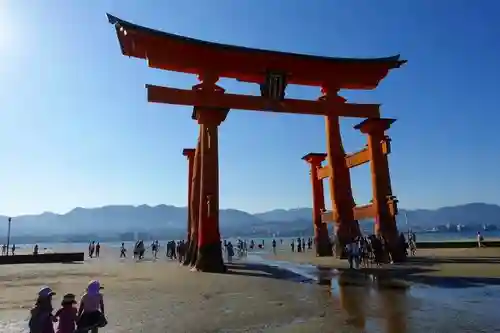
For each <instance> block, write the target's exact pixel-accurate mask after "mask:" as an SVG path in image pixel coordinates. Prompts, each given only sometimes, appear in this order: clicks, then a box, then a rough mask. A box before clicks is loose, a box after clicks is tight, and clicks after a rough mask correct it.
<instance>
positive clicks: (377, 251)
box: [334, 232, 417, 269]
mask: <svg viewBox="0 0 500 333" xmlns="http://www.w3.org/2000/svg"><path fill="white" fill-rule="evenodd" d="M398 241H399V246H400V247H403V248H404V249H405V256H408V254H411V255H412V256H414V255H415V254H416V249H417V245H416V236H415V233H410V232H409V233H408V240H406V238H405V235H404V233H400V234H399V239H398ZM334 248H335V246H334ZM408 249H409V250H410V253H408ZM342 250H343V251H345V252H346V255H347V260H348V262H349V268H356V269H357V268H360V267H361V266H363V267H370V266H372V265H376V266H381V265H382V264H383V263H386V262H390V263H392V262H393V260H392V258H391V253H390V251H389V249H388V243H387V240H386V239H385V238H384V237H383V236H381V235H370V236H362V237H357V238H356V239H354V241H353V242H351V243H349V244H347V245H346V246H345V249H342Z"/></svg>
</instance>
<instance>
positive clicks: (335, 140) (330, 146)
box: [325, 116, 360, 249]
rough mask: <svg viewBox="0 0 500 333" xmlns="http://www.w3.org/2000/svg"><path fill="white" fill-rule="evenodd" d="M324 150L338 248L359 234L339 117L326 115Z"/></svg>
mask: <svg viewBox="0 0 500 333" xmlns="http://www.w3.org/2000/svg"><path fill="white" fill-rule="evenodd" d="M325 122H326V151H327V159H328V166H329V168H330V177H329V178H328V180H329V185H330V198H331V200H332V211H333V214H334V216H333V217H334V219H335V221H336V229H337V245H338V246H339V247H338V249H341V248H343V246H344V245H345V244H348V243H349V242H351V241H352V240H353V239H354V238H355V237H357V236H359V235H360V230H359V225H358V221H356V220H355V219H354V211H353V209H354V207H355V206H356V204H355V202H354V199H353V196H352V189H351V175H350V173H349V168H348V167H347V164H346V161H345V155H346V154H345V151H344V147H343V146H342V138H341V136H340V124H339V117H336V116H326V117H325Z"/></svg>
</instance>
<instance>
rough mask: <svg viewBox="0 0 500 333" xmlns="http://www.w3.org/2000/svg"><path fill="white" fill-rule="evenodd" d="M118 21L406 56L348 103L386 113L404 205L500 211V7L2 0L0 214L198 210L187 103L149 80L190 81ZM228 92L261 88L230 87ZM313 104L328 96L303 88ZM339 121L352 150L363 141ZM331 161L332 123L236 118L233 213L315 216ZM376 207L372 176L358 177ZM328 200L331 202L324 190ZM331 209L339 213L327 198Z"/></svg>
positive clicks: (262, 43) (299, 47) (230, 178)
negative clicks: (164, 98) (317, 181)
mask: <svg viewBox="0 0 500 333" xmlns="http://www.w3.org/2000/svg"><path fill="white" fill-rule="evenodd" d="M106 12H110V13H112V14H114V15H116V16H118V17H120V18H123V19H125V20H129V21H132V22H135V23H138V24H140V25H145V26H149V27H152V28H156V29H161V30H164V31H167V32H171V33H177V34H181V35H186V36H190V37H195V38H199V39H205V40H209V41H217V42H223V43H228V44H237V45H242V46H249V47H258V48H266V49H273V50H280V51H291V52H298V53H311V54H318V55H325V56H347V57H349V56H352V57H380V56H389V55H393V54H397V53H401V54H402V57H403V58H405V59H408V61H409V62H408V64H407V65H406V66H405V67H403V68H401V69H399V70H394V71H392V72H391V73H390V75H389V76H388V77H387V79H386V80H385V81H383V83H382V84H381V85H380V87H379V88H378V89H377V90H375V91H370V92H352V91H348V92H344V93H343V96H345V97H347V98H348V99H349V101H351V102H375V103H382V104H383V108H382V112H383V115H384V116H388V117H395V118H398V121H397V122H396V123H395V124H394V126H393V128H392V129H391V130H390V133H389V134H390V135H391V137H392V138H393V154H392V156H391V158H390V167H391V173H392V182H393V187H394V193H395V194H396V195H397V196H398V198H399V200H400V202H401V206H402V207H406V208H436V207H439V206H444V205H455V204H461V203H467V202H476V201H484V202H490V203H500V187H499V186H498V185H499V182H498V180H499V177H498V171H497V170H498V165H499V163H500V154H499V152H498V145H497V144H495V142H497V143H498V134H497V133H496V128H497V124H498V123H499V122H500V113H499V108H498V96H499V95H500V94H499V92H500V84H499V81H498V77H499V76H500V75H499V74H500V65H499V64H500V51H499V47H500V43H499V36H500V21H498V16H499V15H500V2H498V1H494V0H483V1H480V2H479V1H467V0H440V1H435V0H419V1H409V0H408V1H382V0H377V1H373V0H365V1H354V0H350V1H334V0H316V1H299V0H289V1H283V0H240V1H230V0H212V1H208V0H207V1H202V0H199V1H187V0H183V1H167V0H163V1H161V0H158V1H153V0H149V1H139V0H138V1H124V0H116V1H111V0H106V1H105V0H100V1H83V0H82V1H64V0H51V1H35V0H33V1H24V0H4V1H1V2H0V125H1V129H0V213H1V214H11V215H17V214H25V213H40V212H43V211H55V212H61V213H63V212H66V211H68V210H71V209H72V208H74V207H76V206H81V207H95V206H102V205H107V204H143V203H146V204H152V205H155V204H160V203H166V204H173V205H178V206H183V205H186V191H187V163H186V160H185V158H184V157H183V156H182V155H181V151H182V149H183V148H186V147H192V146H193V145H194V144H195V142H196V135H197V127H196V124H195V122H194V121H193V120H191V118H190V115H191V110H190V109H189V108H186V107H178V106H166V105H156V104H149V103H147V101H146V91H145V89H144V84H146V83H153V84H160V85H169V86H175V87H179V88H189V87H190V86H191V85H193V84H195V83H196V80H195V78H194V77H193V76H188V75H184V74H178V73H166V72H160V71H157V70H153V69H149V68H148V67H147V66H146V63H145V62H144V61H141V60H137V59H128V58H126V57H124V56H122V55H121V53H120V50H119V46H118V42H117V38H116V35H115V32H114V29H113V27H112V26H111V25H109V24H108V23H107V21H106V18H105V13H106ZM221 85H223V86H224V87H225V88H226V89H227V90H228V91H233V92H245V93H249V92H254V93H257V92H258V87H256V86H255V85H250V84H243V83H236V82H234V81H230V80H222V81H221ZM288 93H289V95H290V96H294V97H298V98H311V99H315V98H317V97H318V96H319V89H313V88H305V87H295V86H294V87H291V88H290V89H289V92H288ZM357 122H359V120H356V119H345V120H343V121H342V130H343V138H344V144H345V148H346V151H348V152H349V151H355V150H358V149H359V148H362V147H363V145H364V144H365V142H366V138H365V137H363V135H362V134H360V133H358V132H356V131H355V130H354V129H352V125H354V124H356V123H357ZM324 150H325V134H324V120H323V119H322V117H314V116H293V115H278V114H266V113H257V112H248V111H239V110H234V111H232V112H231V113H230V114H229V116H228V119H227V120H226V121H225V122H224V123H223V124H222V126H221V127H220V169H221V170H220V173H221V179H220V192H221V207H222V208H227V207H231V208H238V209H242V210H246V211H249V212H258V211H265V210H269V209H272V208H278V207H280V208H295V207H301V206H310V205H311V189H310V184H309V176H308V166H307V165H306V164H305V163H304V162H303V161H301V159H300V158H301V157H302V156H303V155H304V154H306V153H308V152H321V151H324ZM351 175H352V183H353V187H354V189H353V190H354V194H355V199H356V201H357V202H358V203H359V204H362V203H366V202H368V201H369V200H370V198H371V183H370V175H369V166H368V165H366V166H363V167H361V168H359V169H355V170H352V172H351ZM326 193H328V192H326ZM328 201H329V200H328V198H327V202H328Z"/></svg>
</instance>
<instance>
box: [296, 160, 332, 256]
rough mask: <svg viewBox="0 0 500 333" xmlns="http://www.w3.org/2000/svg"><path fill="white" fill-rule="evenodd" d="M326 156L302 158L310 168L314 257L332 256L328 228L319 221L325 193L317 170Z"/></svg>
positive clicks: (323, 208) (323, 207)
mask: <svg viewBox="0 0 500 333" xmlns="http://www.w3.org/2000/svg"><path fill="white" fill-rule="evenodd" d="M325 158H326V154H322V153H310V154H307V155H305V156H304V157H302V159H303V160H304V161H306V162H307V163H309V165H310V166H311V171H310V175H311V184H312V192H313V193H312V197H313V223H314V244H315V246H316V256H318V257H328V256H332V255H333V251H332V246H331V244H330V238H329V237H328V227H327V225H326V224H325V223H323V221H322V220H321V214H322V213H323V211H324V210H325V191H324V187H323V180H322V179H319V177H318V169H319V168H320V167H321V163H322V162H323V161H324V160H325Z"/></svg>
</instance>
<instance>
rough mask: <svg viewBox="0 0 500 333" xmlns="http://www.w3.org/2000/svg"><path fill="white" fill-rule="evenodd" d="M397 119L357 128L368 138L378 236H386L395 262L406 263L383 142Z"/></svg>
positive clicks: (377, 121) (379, 121) (372, 120)
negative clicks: (386, 132) (392, 210)
mask: <svg viewBox="0 0 500 333" xmlns="http://www.w3.org/2000/svg"><path fill="white" fill-rule="evenodd" d="M395 121H396V120H395V119H387V118H378V119H367V120H365V121H363V122H361V123H360V124H358V125H356V126H355V127H354V128H355V129H358V130H360V131H361V132H362V133H365V134H367V135H368V153H369V155H370V171H371V178H372V187H373V191H372V192H373V205H374V207H375V233H376V234H378V235H382V236H383V237H384V238H385V239H386V241H387V243H388V247H389V252H390V253H391V256H392V260H393V261H401V260H404V249H402V248H401V245H402V244H400V242H399V233H398V229H397V226H396V217H395V216H394V214H391V212H390V209H389V201H392V200H393V196H392V189H391V181H390V174H389V164H388V160H387V156H386V155H384V153H383V151H382V146H381V145H380V142H381V141H382V140H383V139H384V138H385V131H387V130H388V129H389V128H390V127H391V124H392V123H394V122H395Z"/></svg>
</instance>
